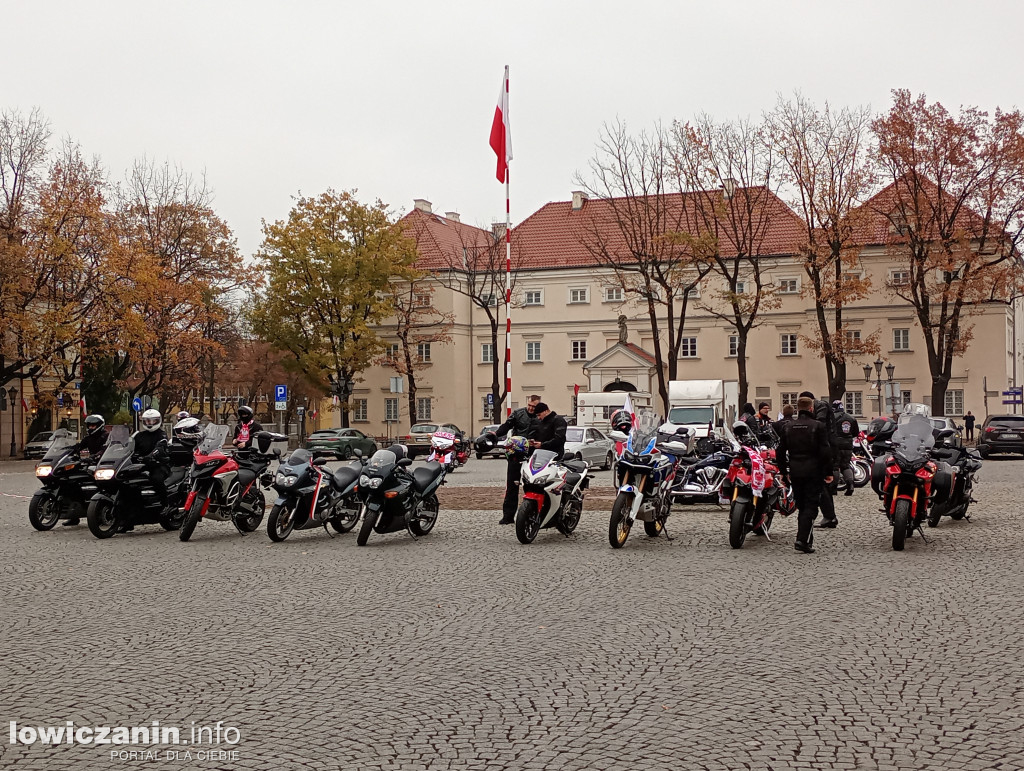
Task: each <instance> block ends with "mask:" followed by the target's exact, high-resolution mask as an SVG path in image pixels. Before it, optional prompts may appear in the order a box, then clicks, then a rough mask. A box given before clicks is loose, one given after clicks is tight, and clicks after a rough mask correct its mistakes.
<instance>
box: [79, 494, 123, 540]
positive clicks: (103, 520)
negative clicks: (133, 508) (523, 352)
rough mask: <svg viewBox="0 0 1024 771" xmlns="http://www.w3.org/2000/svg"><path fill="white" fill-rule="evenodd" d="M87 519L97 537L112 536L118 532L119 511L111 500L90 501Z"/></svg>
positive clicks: (90, 528) (91, 530)
mask: <svg viewBox="0 0 1024 771" xmlns="http://www.w3.org/2000/svg"><path fill="white" fill-rule="evenodd" d="M85 520H86V522H88V523H89V531H90V532H91V533H92V534H93V535H94V536H96V537H97V538H110V537H111V536H113V535H115V534H116V533H117V512H116V511H115V510H114V504H112V503H111V502H110V501H106V500H102V501H89V510H88V512H87V513H86V515H85Z"/></svg>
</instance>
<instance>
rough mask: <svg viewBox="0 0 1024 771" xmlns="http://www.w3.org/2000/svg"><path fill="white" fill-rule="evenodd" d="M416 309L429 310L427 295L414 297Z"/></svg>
mask: <svg viewBox="0 0 1024 771" xmlns="http://www.w3.org/2000/svg"><path fill="white" fill-rule="evenodd" d="M416 307H417V308H429V307H430V295H429V294H418V295H416Z"/></svg>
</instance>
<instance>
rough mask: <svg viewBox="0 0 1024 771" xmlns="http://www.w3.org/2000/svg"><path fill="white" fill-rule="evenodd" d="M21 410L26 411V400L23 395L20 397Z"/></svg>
mask: <svg viewBox="0 0 1024 771" xmlns="http://www.w3.org/2000/svg"><path fill="white" fill-rule="evenodd" d="M21 411H22V412H28V402H26V401H25V397H24V396H22V397H21Z"/></svg>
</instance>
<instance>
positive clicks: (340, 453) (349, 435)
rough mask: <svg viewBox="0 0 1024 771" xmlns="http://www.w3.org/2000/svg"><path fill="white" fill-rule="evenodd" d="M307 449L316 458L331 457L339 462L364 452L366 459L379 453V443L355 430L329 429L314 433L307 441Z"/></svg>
mask: <svg viewBox="0 0 1024 771" xmlns="http://www.w3.org/2000/svg"><path fill="white" fill-rule="evenodd" d="M306 449H307V450H309V451H310V452H312V453H313V455H314V456H315V457H317V456H326V455H331V456H333V457H335V458H338V459H339V460H348V459H349V458H351V457H353V456H354V455H355V453H354V452H353V450H360V451H362V453H363V455H364V456H365V457H369V456H371V455H373V454H374V453H375V452H377V443H376V442H375V441H373V439H371V438H370V437H368V436H366V434H364V433H363V432H362V431H359V430H357V429H355V428H327V429H322V430H320V431H314V432H313V433H312V434H310V435H309V438H308V439H307V440H306Z"/></svg>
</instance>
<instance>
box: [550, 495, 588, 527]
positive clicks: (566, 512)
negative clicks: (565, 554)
mask: <svg viewBox="0 0 1024 771" xmlns="http://www.w3.org/2000/svg"><path fill="white" fill-rule="evenodd" d="M581 516H583V500H582V499H580V500H576V499H571V500H568V501H566V502H565V508H563V509H562V514H561V515H560V516H559V518H558V522H557V523H556V524H555V527H556V528H558V532H559V533H561V534H562V535H572V534H573V531H575V530H576V527H577V526H578V525H579V523H580V517H581Z"/></svg>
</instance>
